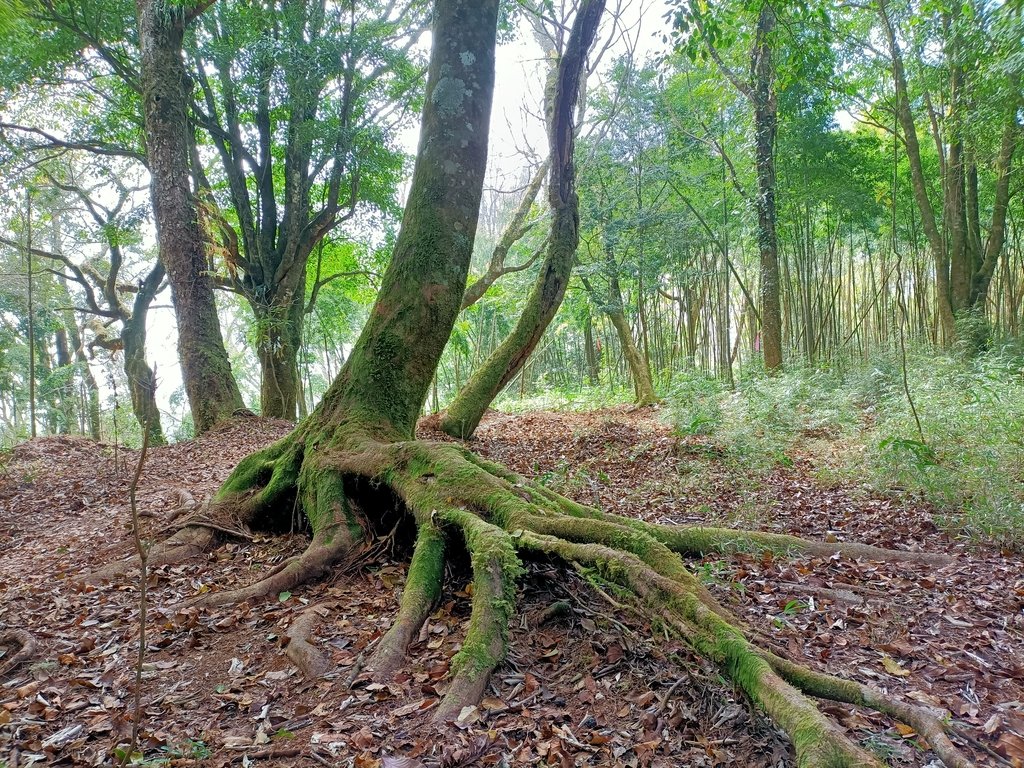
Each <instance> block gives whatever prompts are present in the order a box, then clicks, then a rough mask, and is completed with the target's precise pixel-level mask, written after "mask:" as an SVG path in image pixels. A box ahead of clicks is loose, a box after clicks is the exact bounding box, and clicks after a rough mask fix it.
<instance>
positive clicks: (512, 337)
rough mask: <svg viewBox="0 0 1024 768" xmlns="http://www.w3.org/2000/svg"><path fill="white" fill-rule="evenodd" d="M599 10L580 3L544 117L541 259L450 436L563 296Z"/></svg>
mask: <svg viewBox="0 0 1024 768" xmlns="http://www.w3.org/2000/svg"><path fill="white" fill-rule="evenodd" d="M603 12H604V0H585V2H583V3H581V4H580V7H579V10H578V11H577V13H576V18H575V19H574V21H573V25H572V29H571V31H570V33H569V40H568V42H567V43H566V47H565V52H564V53H563V54H562V58H561V60H560V61H559V63H558V70H557V74H556V76H555V83H554V94H553V98H552V100H551V102H550V111H549V120H548V135H549V144H550V149H551V178H550V179H549V181H548V202H549V203H550V205H551V210H552V219H551V230H550V234H549V236H548V245H547V253H546V255H545V257H544V263H543V265H542V266H541V270H540V274H539V275H538V276H537V281H536V282H535V283H534V286H533V290H532V291H531V293H530V296H529V297H528V298H527V300H526V306H525V307H524V309H523V312H522V314H521V315H520V317H519V320H518V321H517V323H516V327H515V328H514V329H513V330H512V332H511V333H510V334H509V335H508V336H507V337H506V338H505V340H504V341H503V342H502V343H501V344H500V345H499V346H498V348H497V349H495V350H494V352H492V353H491V354H490V356H488V358H487V360H485V361H484V363H483V365H481V366H480V367H479V368H478V369H477V370H476V372H475V373H474V374H473V376H472V378H471V379H470V380H469V382H468V383H467V384H466V386H465V387H464V388H463V389H462V391H460V392H459V394H458V396H456V398H455V400H454V401H453V402H452V404H451V405H450V406H449V407H448V410H447V411H446V412H445V415H444V417H443V418H442V419H441V429H442V430H444V431H445V432H446V433H448V434H449V435H452V436H454V437H460V438H462V439H465V438H468V437H469V436H471V435H472V434H473V432H474V431H475V430H476V428H477V425H479V424H480V419H481V418H483V415H484V413H486V411H487V408H488V406H489V405H490V404H491V402H492V401H493V400H494V398H495V397H496V396H497V395H498V393H499V392H501V390H502V389H504V388H505V386H506V385H507V384H508V383H509V382H510V381H512V379H514V378H515V377H516V375H517V374H518V373H519V371H520V370H521V369H522V367H523V365H524V364H525V363H526V361H527V360H528V359H529V357H530V354H531V353H532V352H533V350H534V349H535V348H536V346H537V343H538V342H539V341H540V338H541V336H543V335H544V331H545V329H547V327H548V324H549V323H550V322H551V319H552V318H553V317H554V316H555V313H556V312H557V311H558V308H559V307H560V306H561V304H562V299H563V298H564V296H565V289H566V287H567V286H568V284H569V275H570V274H571V273H572V265H573V261H574V260H575V257H576V246H577V245H578V243H579V198H578V197H577V195H576V165H575V162H574V159H573V152H574V149H575V135H576V126H575V116H576V103H577V99H578V97H579V92H580V83H581V80H582V78H583V76H584V73H585V65H586V61H585V59H586V55H587V51H588V50H590V46H591V44H592V43H593V41H594V37H595V35H596V34H597V26H598V24H599V23H600V21H601V15H602V14H603Z"/></svg>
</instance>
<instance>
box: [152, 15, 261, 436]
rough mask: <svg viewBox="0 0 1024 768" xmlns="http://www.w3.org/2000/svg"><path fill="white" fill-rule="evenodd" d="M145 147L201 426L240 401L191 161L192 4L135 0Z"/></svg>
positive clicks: (181, 348)
mask: <svg viewBox="0 0 1024 768" xmlns="http://www.w3.org/2000/svg"><path fill="white" fill-rule="evenodd" d="M136 7H137V11H138V16H139V46H140V49H141V86H142V96H143V117H144V122H145V134H146V154H147V156H148V158H149V169H150V173H151V174H152V177H153V181H152V190H153V213H154V218H155V219H156V229H157V240H158V241H159V248H160V260H161V261H162V262H163V264H164V266H165V268H166V269H167V276H168V278H169V281H170V284H171V297H172V300H173V303H174V311H175V316H176V318H177V321H178V355H179V358H180V360H181V371H182V378H183V380H184V384H185V391H186V393H187V394H188V400H189V407H190V409H191V412H192V419H193V422H194V424H195V430H196V433H202V432H205V431H206V430H208V429H209V428H210V427H212V426H213V425H214V424H215V423H216V422H217V421H219V420H220V419H222V418H225V417H227V416H230V415H231V413H232V412H233V411H235V410H236V409H238V408H241V407H242V405H243V403H242V396H241V394H240V393H239V391H238V385H237V384H236V383H235V379H234V377H233V376H232V373H231V362H230V360H229V358H228V354H227V350H226V349H225V347H224V339H223V337H222V336H221V330H220V322H219V320H218V317H217V305H216V303H215V301H214V297H213V282H212V280H211V278H210V274H209V267H208V264H207V256H206V248H205V244H204V240H203V235H202V232H201V230H200V227H199V219H198V215H197V211H196V204H195V200H194V198H193V196H192V193H191V188H190V178H191V177H190V174H189V168H188V160H189V149H188V130H189V128H188V113H187V108H188V103H189V92H190V87H189V84H190V82H191V81H190V80H189V78H188V76H187V75H186V73H185V66H184V62H183V61H182V41H183V38H184V33H185V27H186V25H187V23H188V21H189V18H188V16H187V14H186V10H185V9H184V8H183V7H182V6H181V5H179V4H177V3H172V2H169V0H137V5H136Z"/></svg>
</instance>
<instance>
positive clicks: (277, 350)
mask: <svg viewBox="0 0 1024 768" xmlns="http://www.w3.org/2000/svg"><path fill="white" fill-rule="evenodd" d="M301 272H302V274H303V276H304V275H305V272H306V270H305V268H303V269H302V270H301ZM303 285H305V282H304V281H303ZM304 298H305V297H304V296H303V295H302V293H300V292H299V291H291V292H287V291H286V292H285V295H284V296H283V297H282V303H278V302H274V303H272V304H269V305H267V304H254V305H253V311H254V314H255V315H256V328H257V333H258V341H257V343H256V353H257V356H258V358H259V362H260V412H261V413H262V414H263V415H264V416H266V417H267V418H271V419H289V420H294V419H295V411H296V408H297V407H298V403H299V398H301V397H302V393H301V391H300V388H301V386H302V383H301V381H300V380H299V347H301V346H302V327H303V320H304V319H305V313H304V310H305V305H304Z"/></svg>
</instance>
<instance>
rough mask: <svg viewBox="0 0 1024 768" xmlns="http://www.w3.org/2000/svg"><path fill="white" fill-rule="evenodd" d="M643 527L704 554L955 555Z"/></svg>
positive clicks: (945, 558) (888, 558) (885, 558)
mask: <svg viewBox="0 0 1024 768" xmlns="http://www.w3.org/2000/svg"><path fill="white" fill-rule="evenodd" d="M639 527H641V528H643V530H645V531H647V532H649V533H650V534H651V535H652V536H655V537H656V538H658V539H660V540H661V541H663V542H664V543H665V544H666V545H667V546H668V547H669V548H671V549H672V550H674V551H675V552H679V553H680V554H684V555H696V556H701V555H705V554H709V553H714V552H721V553H726V554H727V553H730V552H763V551H766V550H767V551H771V552H777V553H779V554H790V555H803V556H809V557H832V556H833V555H842V556H843V557H852V558H859V559H862V560H876V561H879V562H890V563H892V562H897V563H922V564H926V565H945V564H947V563H951V562H952V561H953V558H952V557H950V556H949V555H946V554H943V553H941V552H908V551H905V550H901V549H883V548H881V547H873V546H871V545H870V544H861V543H859V542H827V541H813V540H811V539H801V538H799V537H797V536H788V535H786V534H782V533H766V532H764V531H737V530H733V529H731V528H703V527H700V526H659V525H651V524H649V523H640V525H639Z"/></svg>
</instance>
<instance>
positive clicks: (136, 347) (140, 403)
mask: <svg viewBox="0 0 1024 768" xmlns="http://www.w3.org/2000/svg"><path fill="white" fill-rule="evenodd" d="M121 339H122V341H123V342H124V373H125V376H127V378H128V392H129V394H130V395H131V399H132V412H133V413H134V414H135V418H136V420H137V421H138V422H139V425H140V426H141V427H142V428H143V429H146V428H147V425H148V429H149V441H150V443H151V444H152V445H163V444H164V443H165V442H166V440H165V439H164V433H163V428H162V427H161V425H160V409H159V408H158V407H157V404H156V397H155V393H156V375H155V374H154V373H153V369H152V368H150V367H149V363H148V362H146V317H145V314H143V315H142V317H132V318H131V319H129V320H127V321H126V322H125V324H124V328H123V329H122V331H121Z"/></svg>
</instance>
